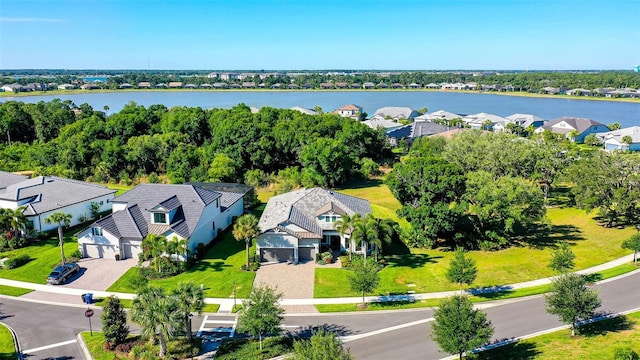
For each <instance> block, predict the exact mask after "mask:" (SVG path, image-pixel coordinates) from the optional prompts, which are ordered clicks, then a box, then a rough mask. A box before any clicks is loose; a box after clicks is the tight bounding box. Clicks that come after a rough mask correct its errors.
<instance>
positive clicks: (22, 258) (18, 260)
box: [4, 254, 31, 269]
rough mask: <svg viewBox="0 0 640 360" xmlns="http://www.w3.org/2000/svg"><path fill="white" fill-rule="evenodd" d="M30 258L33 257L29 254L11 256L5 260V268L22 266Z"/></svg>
mask: <svg viewBox="0 0 640 360" xmlns="http://www.w3.org/2000/svg"><path fill="white" fill-rule="evenodd" d="M30 260H31V258H30V257H29V255H27V254H24V255H19V256H16V257H13V258H10V259H9V260H7V261H5V262H4V268H5V269H15V268H17V267H20V266H22V265H24V264H26V263H28V262H29V261H30Z"/></svg>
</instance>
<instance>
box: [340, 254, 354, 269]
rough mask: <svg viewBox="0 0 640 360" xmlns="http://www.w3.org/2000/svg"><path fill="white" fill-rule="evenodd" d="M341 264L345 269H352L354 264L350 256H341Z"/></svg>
mask: <svg viewBox="0 0 640 360" xmlns="http://www.w3.org/2000/svg"><path fill="white" fill-rule="evenodd" d="M340 264H342V267H343V268H347V269H348V268H350V267H351V266H352V265H353V264H352V263H351V259H349V255H341V256H340Z"/></svg>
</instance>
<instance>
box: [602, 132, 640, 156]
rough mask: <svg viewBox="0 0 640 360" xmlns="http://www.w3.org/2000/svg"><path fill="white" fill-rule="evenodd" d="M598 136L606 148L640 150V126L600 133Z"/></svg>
mask: <svg viewBox="0 0 640 360" xmlns="http://www.w3.org/2000/svg"><path fill="white" fill-rule="evenodd" d="M596 136H598V138H600V140H601V141H602V142H603V143H604V149H605V150H608V151H615V150H620V151H640V126H631V127H628V128H624V129H618V130H614V131H609V132H606V133H599V134H597V135H596ZM625 140H627V141H625Z"/></svg>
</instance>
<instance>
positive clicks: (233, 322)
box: [202, 320, 236, 324]
mask: <svg viewBox="0 0 640 360" xmlns="http://www.w3.org/2000/svg"><path fill="white" fill-rule="evenodd" d="M202 323H203V324H204V323H211V324H235V323H236V321H235V320H204V321H202Z"/></svg>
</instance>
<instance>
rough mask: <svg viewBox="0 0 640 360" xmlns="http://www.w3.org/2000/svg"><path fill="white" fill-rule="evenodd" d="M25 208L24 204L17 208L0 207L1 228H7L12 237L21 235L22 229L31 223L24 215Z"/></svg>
mask: <svg viewBox="0 0 640 360" xmlns="http://www.w3.org/2000/svg"><path fill="white" fill-rule="evenodd" d="M24 209H25V207H24V206H21V207H19V208H17V209H15V210H11V209H0V229H6V230H7V232H8V233H9V235H10V237H19V236H20V234H21V230H22V229H24V228H25V226H27V224H28V223H29V220H27V217H26V216H24Z"/></svg>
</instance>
